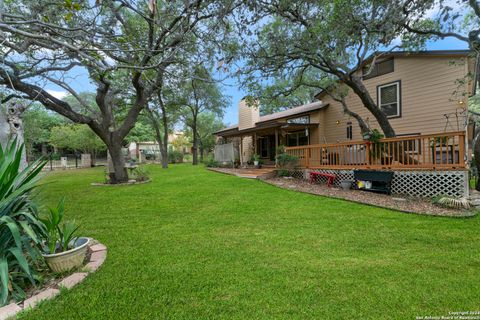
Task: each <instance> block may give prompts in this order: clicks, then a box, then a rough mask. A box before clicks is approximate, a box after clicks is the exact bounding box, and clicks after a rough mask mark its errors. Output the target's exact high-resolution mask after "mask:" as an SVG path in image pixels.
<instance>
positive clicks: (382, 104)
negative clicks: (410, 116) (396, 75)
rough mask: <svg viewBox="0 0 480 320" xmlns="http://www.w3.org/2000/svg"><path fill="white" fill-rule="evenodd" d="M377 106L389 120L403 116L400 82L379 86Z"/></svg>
mask: <svg viewBox="0 0 480 320" xmlns="http://www.w3.org/2000/svg"><path fill="white" fill-rule="evenodd" d="M377 104H378V107H379V108H380V109H381V110H382V111H383V113H385V114H386V115H387V117H388V118H396V117H400V116H401V115H402V113H401V101H400V81H396V82H392V83H388V84H384V85H380V86H378V87H377Z"/></svg>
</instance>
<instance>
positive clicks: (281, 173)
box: [277, 169, 290, 177]
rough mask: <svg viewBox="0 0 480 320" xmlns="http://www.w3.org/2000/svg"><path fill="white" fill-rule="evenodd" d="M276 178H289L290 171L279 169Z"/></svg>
mask: <svg viewBox="0 0 480 320" xmlns="http://www.w3.org/2000/svg"><path fill="white" fill-rule="evenodd" d="M277 176H278V177H289V176H290V171H288V170H286V169H279V170H277Z"/></svg>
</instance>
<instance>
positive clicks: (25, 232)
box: [0, 140, 46, 306]
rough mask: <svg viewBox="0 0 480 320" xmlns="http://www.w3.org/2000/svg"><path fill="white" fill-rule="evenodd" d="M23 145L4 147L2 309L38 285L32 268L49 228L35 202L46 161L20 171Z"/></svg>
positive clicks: (0, 169) (0, 170) (0, 164)
mask: <svg viewBox="0 0 480 320" xmlns="http://www.w3.org/2000/svg"><path fill="white" fill-rule="evenodd" d="M22 152H23V144H21V145H17V141H16V140H13V141H11V142H8V143H7V145H6V147H5V149H3V148H2V147H1V146H0V306H1V305H4V304H6V303H7V302H8V301H9V297H10V296H13V298H14V299H16V300H20V299H22V298H24V297H25V292H24V291H23V288H25V286H26V284H27V283H28V282H30V283H31V284H35V280H34V276H33V270H32V268H31V265H32V263H33V262H34V261H36V260H37V259H38V258H39V257H40V255H39V252H38V249H39V246H40V241H41V240H40V239H41V238H42V236H43V235H44V234H45V226H44V225H43V224H42V223H41V221H40V220H39V219H38V210H37V207H36V206H35V204H34V203H33V202H32V200H31V193H32V190H34V188H35V187H36V185H37V182H38V180H39V179H40V177H39V173H40V171H41V170H42V168H43V166H44V165H45V164H46V161H45V160H43V159H39V160H37V161H35V162H34V163H32V164H31V165H30V166H28V167H27V168H25V169H24V170H20V171H19V168H20V163H21V159H22Z"/></svg>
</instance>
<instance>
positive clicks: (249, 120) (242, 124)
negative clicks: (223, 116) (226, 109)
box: [238, 99, 260, 130]
mask: <svg viewBox="0 0 480 320" xmlns="http://www.w3.org/2000/svg"><path fill="white" fill-rule="evenodd" d="M259 120H260V108H259V107H258V105H255V106H249V105H248V104H247V102H246V101H245V99H242V100H241V101H240V102H239V104H238V129H239V130H243V129H248V128H252V127H254V126H255V123H256V122H258V121H259Z"/></svg>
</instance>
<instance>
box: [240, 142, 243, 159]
mask: <svg viewBox="0 0 480 320" xmlns="http://www.w3.org/2000/svg"><path fill="white" fill-rule="evenodd" d="M240 166H243V136H240Z"/></svg>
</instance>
